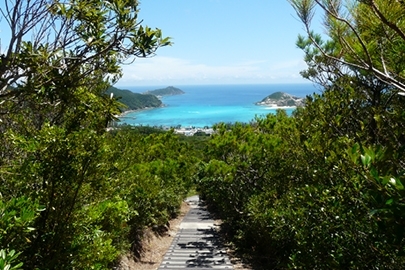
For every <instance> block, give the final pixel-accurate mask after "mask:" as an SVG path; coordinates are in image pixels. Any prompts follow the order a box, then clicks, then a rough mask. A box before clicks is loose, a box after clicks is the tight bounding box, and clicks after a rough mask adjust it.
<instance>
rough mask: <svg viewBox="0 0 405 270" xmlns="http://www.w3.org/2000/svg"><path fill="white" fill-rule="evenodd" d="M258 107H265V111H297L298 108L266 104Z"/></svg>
mask: <svg viewBox="0 0 405 270" xmlns="http://www.w3.org/2000/svg"><path fill="white" fill-rule="evenodd" d="M256 105H257V106H260V107H265V109H266V110H277V109H284V110H285V109H296V108H297V106H277V105H276V106H273V105H266V104H263V105H258V104H256Z"/></svg>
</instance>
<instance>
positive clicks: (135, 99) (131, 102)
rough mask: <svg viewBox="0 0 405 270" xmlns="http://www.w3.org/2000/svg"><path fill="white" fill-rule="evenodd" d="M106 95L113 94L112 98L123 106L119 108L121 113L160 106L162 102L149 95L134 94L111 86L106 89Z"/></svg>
mask: <svg viewBox="0 0 405 270" xmlns="http://www.w3.org/2000/svg"><path fill="white" fill-rule="evenodd" d="M106 94H107V96H108V95H110V94H113V97H114V98H116V99H117V100H118V101H119V102H120V103H122V104H124V105H125V106H121V107H120V109H121V110H122V111H126V110H139V109H145V108H153V107H161V106H162V101H161V100H160V99H158V98H157V97H156V96H154V95H151V94H139V93H134V92H131V91H129V90H121V89H118V88H115V87H113V86H111V87H109V88H108V89H107V91H106Z"/></svg>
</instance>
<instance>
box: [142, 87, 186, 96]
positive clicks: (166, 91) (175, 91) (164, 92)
mask: <svg viewBox="0 0 405 270" xmlns="http://www.w3.org/2000/svg"><path fill="white" fill-rule="evenodd" d="M144 94H152V95H155V96H174V95H182V94H184V91H183V90H181V89H179V88H176V87H173V86H168V87H166V88H161V89H156V90H149V91H147V92H145V93H144Z"/></svg>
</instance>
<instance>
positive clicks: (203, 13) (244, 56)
mask: <svg viewBox="0 0 405 270" xmlns="http://www.w3.org/2000/svg"><path fill="white" fill-rule="evenodd" d="M140 9H141V10H140V13H139V18H140V19H143V23H144V24H145V25H148V26H150V27H153V28H155V27H157V28H160V29H162V31H163V34H164V35H165V36H170V37H172V41H173V45H172V46H171V47H164V48H160V49H159V50H158V51H157V54H156V56H154V57H152V58H148V59H137V60H136V61H135V62H134V63H133V64H131V65H127V66H124V67H123V70H124V76H123V78H122V79H121V80H120V82H119V83H118V84H117V85H118V86H136V85H187V84H246V83H249V84H251V83H302V82H308V81H306V80H304V79H302V78H301V76H300V75H299V72H300V71H301V70H303V69H305V67H306V65H305V62H304V61H303V52H302V51H301V50H300V49H298V48H297V47H296V45H295V41H296V39H297V35H298V34H299V33H301V34H304V30H303V25H302V24H301V22H299V20H298V19H297V15H296V14H295V11H294V9H293V8H292V7H291V5H290V4H289V3H288V1H287V0H250V1H246V0H243V1H242V0H172V1H167V0H161V1H153V0H149V1H145V0H144V1H141V3H140Z"/></svg>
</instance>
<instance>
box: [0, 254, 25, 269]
mask: <svg viewBox="0 0 405 270" xmlns="http://www.w3.org/2000/svg"><path fill="white" fill-rule="evenodd" d="M19 255H20V253H16V252H15V250H10V251H8V250H4V249H0V269H2V270H18V269H22V266H23V263H17V262H16V259H17V258H18V256H19ZM15 263H17V264H15ZM13 264H14V265H13Z"/></svg>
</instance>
